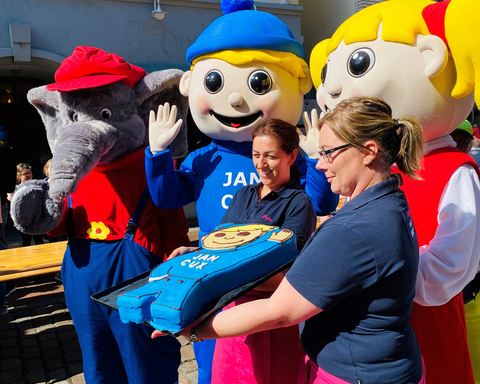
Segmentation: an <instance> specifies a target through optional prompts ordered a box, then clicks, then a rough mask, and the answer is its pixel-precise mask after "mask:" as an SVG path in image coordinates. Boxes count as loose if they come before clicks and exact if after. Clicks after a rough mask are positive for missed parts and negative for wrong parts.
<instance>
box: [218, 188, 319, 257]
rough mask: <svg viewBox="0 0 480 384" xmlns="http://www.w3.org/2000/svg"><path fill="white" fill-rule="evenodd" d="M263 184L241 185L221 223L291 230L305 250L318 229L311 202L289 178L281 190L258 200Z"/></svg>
mask: <svg viewBox="0 0 480 384" xmlns="http://www.w3.org/2000/svg"><path fill="white" fill-rule="evenodd" d="M261 185H262V184H257V185H247V186H245V187H242V188H240V189H239V190H238V191H237V193H236V194H235V196H233V199H232V202H231V203H230V206H229V207H228V210H227V212H226V213H225V215H224V216H223V219H222V221H221V222H220V224H224V223H233V224H249V223H252V224H253V223H255V224H265V225H274V226H278V227H281V228H286V229H290V230H291V231H292V232H293V233H295V236H296V238H297V247H298V249H299V250H300V249H302V248H303V246H304V245H305V242H306V241H307V240H308V238H309V237H310V236H311V234H312V233H313V231H314V230H315V224H316V221H317V218H316V216H315V213H314V211H313V206H312V202H311V201H310V199H309V197H308V196H307V194H306V193H305V192H303V191H302V190H301V189H300V187H298V186H297V184H296V183H295V181H293V180H290V181H289V182H288V183H287V185H285V186H284V187H283V188H282V189H280V190H278V191H272V192H270V193H269V194H268V195H267V196H265V197H264V198H263V199H262V200H260V201H258V188H259V187H260V186H261Z"/></svg>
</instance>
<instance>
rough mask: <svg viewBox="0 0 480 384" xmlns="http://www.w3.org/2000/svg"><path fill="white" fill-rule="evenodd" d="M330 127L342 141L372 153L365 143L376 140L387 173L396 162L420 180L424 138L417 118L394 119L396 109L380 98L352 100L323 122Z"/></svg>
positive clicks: (320, 123) (320, 124) (320, 125)
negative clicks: (419, 173)
mask: <svg viewBox="0 0 480 384" xmlns="http://www.w3.org/2000/svg"><path fill="white" fill-rule="evenodd" d="M323 124H327V125H328V126H329V127H330V128H331V129H332V131H333V132H334V134H335V135H336V136H337V137H338V138H339V139H340V140H342V141H345V142H346V143H349V144H351V145H352V146H354V147H357V148H361V149H363V150H367V151H370V149H369V148H367V147H366V146H365V145H364V144H365V143H366V142H367V141H369V140H372V141H374V142H376V143H377V144H378V146H379V148H380V150H379V153H378V156H377V157H378V159H379V161H380V166H381V169H382V170H383V172H384V173H385V174H387V175H388V174H390V167H391V166H392V164H393V163H396V164H397V166H398V168H399V169H400V170H401V171H402V172H403V173H405V175H407V176H408V177H410V178H413V179H418V178H419V177H418V175H417V172H418V171H419V169H420V159H421V157H422V147H423V142H424V136H423V131H422V127H421V126H420V124H419V123H418V121H417V120H416V119H415V118H413V117H401V118H399V119H398V120H394V119H392V109H391V108H390V106H389V105H388V104H387V103H386V102H385V101H384V100H383V99H382V98H380V97H352V98H350V99H346V100H343V101H341V102H340V103H338V105H337V106H336V107H335V109H333V110H332V111H330V112H328V113H327V114H325V115H324V116H323V117H322V118H321V119H320V121H319V128H321V127H322V126H323Z"/></svg>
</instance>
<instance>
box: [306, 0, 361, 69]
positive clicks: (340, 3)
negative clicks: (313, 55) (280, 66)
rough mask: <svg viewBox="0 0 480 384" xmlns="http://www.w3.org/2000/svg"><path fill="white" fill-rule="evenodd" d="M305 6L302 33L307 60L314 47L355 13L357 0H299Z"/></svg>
mask: <svg viewBox="0 0 480 384" xmlns="http://www.w3.org/2000/svg"><path fill="white" fill-rule="evenodd" d="M299 5H301V6H303V12H302V21H301V22H302V35H303V37H304V39H305V41H304V43H303V46H304V48H305V54H306V58H307V61H308V60H309V59H310V52H311V51H312V49H313V47H314V46H315V45H316V44H317V43H319V42H320V41H322V40H324V39H328V38H330V37H331V36H332V34H333V33H334V32H335V31H336V29H337V28H338V27H339V26H340V24H342V23H343V22H344V21H345V20H346V19H348V18H349V17H350V16H352V15H353V14H354V13H355V0H299Z"/></svg>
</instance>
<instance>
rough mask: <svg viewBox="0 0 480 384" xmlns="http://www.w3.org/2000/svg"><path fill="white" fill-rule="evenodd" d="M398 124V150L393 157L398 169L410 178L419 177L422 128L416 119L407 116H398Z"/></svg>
mask: <svg viewBox="0 0 480 384" xmlns="http://www.w3.org/2000/svg"><path fill="white" fill-rule="evenodd" d="M397 121H398V126H399V128H400V129H401V130H402V132H401V134H400V138H401V141H400V150H399V151H398V154H397V156H396V158H395V162H396V163H397V166H398V169H400V170H401V171H402V172H403V173H404V174H405V175H407V176H408V177H410V178H411V179H420V177H419V176H418V174H417V173H418V171H419V170H420V159H421V158H422V156H423V142H424V141H425V137H424V136H423V130H422V127H421V125H420V123H419V122H418V120H417V119H415V118H413V117H409V116H404V117H400V118H399V119H398V120H397Z"/></svg>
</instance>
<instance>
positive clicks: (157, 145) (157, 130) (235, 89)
mask: <svg viewBox="0 0 480 384" xmlns="http://www.w3.org/2000/svg"><path fill="white" fill-rule="evenodd" d="M252 8H253V1H252V0H241V1H238V0H232V1H222V9H223V11H224V13H225V14H224V15H223V16H221V17H219V18H218V19H216V20H214V21H213V22H212V24H210V25H209V26H208V27H207V28H206V29H205V30H204V31H203V32H202V33H201V34H200V36H199V37H198V38H197V40H196V41H195V42H194V43H193V44H192V45H191V46H190V47H189V48H188V49H187V54H186V59H187V62H188V64H189V65H191V70H190V71H187V72H186V73H185V74H184V75H183V76H182V79H181V81H180V91H181V92H182V93H183V94H184V95H185V96H189V106H190V112H191V114H192V116H193V119H194V121H195V123H196V125H197V126H198V128H199V129H200V131H202V132H203V133H204V134H206V135H207V136H209V137H210V138H212V143H211V144H210V145H208V146H206V147H204V148H201V149H199V150H197V151H195V152H193V153H191V154H190V155H189V156H188V157H187V159H186V160H185V161H184V162H183V163H182V165H181V168H180V170H179V171H176V172H175V170H174V169H173V166H172V157H171V152H170V149H168V145H169V144H170V141H171V140H172V138H173V137H175V133H176V130H177V129H178V128H179V127H180V125H181V121H180V120H179V121H178V122H177V123H175V119H176V117H175V108H174V107H172V109H171V110H170V106H169V105H165V106H164V107H163V106H161V107H160V108H159V110H158V114H157V118H156V119H155V116H152V117H151V122H150V147H149V148H147V150H146V157H145V159H146V160H145V161H146V170H147V179H148V185H149V187H150V190H151V192H152V198H153V200H154V202H155V204H157V205H158V206H159V207H161V208H166V209H170V208H178V207H182V206H184V205H186V204H188V203H191V202H192V201H195V202H196V209H197V217H198V222H199V225H200V237H203V236H204V235H206V234H207V233H209V232H212V231H213V230H214V229H215V227H216V226H217V225H218V224H219V223H220V221H221V219H222V217H223V215H224V214H225V212H226V209H227V208H228V205H229V203H230V201H231V199H232V198H233V195H234V194H235V192H236V191H237V190H238V189H240V187H242V186H245V185H247V184H253V183H256V182H259V179H258V176H257V173H256V170H255V168H254V166H253V162H252V132H253V130H254V128H255V127H256V126H257V125H259V124H260V123H261V122H263V121H265V120H269V119H272V118H278V119H282V120H285V121H288V122H289V123H291V124H294V125H295V124H297V122H298V120H299V118H300V115H301V113H302V109H303V95H304V94H306V93H307V92H308V91H309V90H310V89H311V79H310V71H309V69H308V66H307V63H306V62H305V61H304V60H303V56H304V52H303V47H302V45H301V44H300V43H299V42H298V41H296V40H295V39H294V37H293V35H292V33H291V32H290V30H289V29H288V27H287V26H286V25H285V24H284V23H283V22H282V21H281V20H279V19H278V18H277V17H275V16H273V15H271V14H269V13H266V12H260V11H256V10H252ZM314 155H315V156H316V157H317V158H318V152H315V153H314ZM316 162H317V160H316V159H311V158H309V157H308V156H307V158H306V159H305V160H303V158H300V156H299V159H298V163H297V165H298V166H299V169H300V173H301V175H302V186H303V187H304V188H305V191H306V192H307V194H308V195H309V196H310V197H311V199H312V202H313V206H314V209H315V211H316V213H317V214H319V215H322V214H323V215H325V214H329V213H330V212H332V211H333V210H334V209H335V207H336V205H337V202H338V197H337V196H336V195H334V194H333V193H332V192H331V190H330V185H329V184H328V183H327V181H326V178H325V175H324V174H323V172H320V171H317V170H316V169H315V165H316ZM305 163H306V164H305ZM259 224H268V222H266V223H259ZM297 334H298V331H297ZM214 343H215V341H207V342H202V343H197V344H195V351H196V356H197V362H198V363H199V380H200V381H199V382H200V384H206V383H210V373H209V371H210V366H211V357H205V360H206V362H205V363H204V362H203V356H207V354H204V353H201V352H200V353H197V351H199V350H200V349H209V350H210V352H209V353H210V356H211V355H212V353H213V347H212V346H213V345H214ZM217 343H223V341H222V342H218V341H217ZM247 348H248V346H247ZM252 370H253V368H252ZM204 372H206V373H204ZM244 382H245V381H244Z"/></svg>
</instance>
